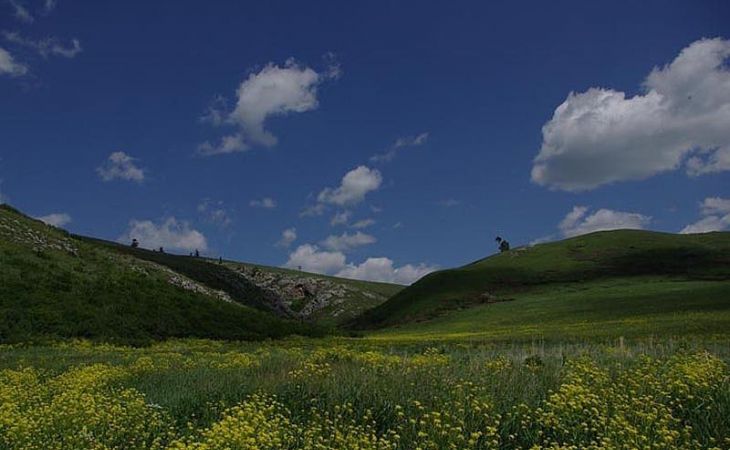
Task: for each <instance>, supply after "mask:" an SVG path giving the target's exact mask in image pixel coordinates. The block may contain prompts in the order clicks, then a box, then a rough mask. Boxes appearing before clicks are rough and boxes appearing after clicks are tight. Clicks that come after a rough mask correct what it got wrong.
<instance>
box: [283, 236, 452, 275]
mask: <svg viewBox="0 0 730 450" xmlns="http://www.w3.org/2000/svg"><path fill="white" fill-rule="evenodd" d="M285 267H289V268H293V269H297V268H301V269H302V270H304V271H307V272H314V273H321V274H325V275H334V276H338V277H343V278H352V279H355V280H366V281H379V282H384V283H397V284H411V283H413V282H415V281H416V280H418V279H419V278H421V277H423V276H424V275H426V274H428V273H431V272H433V271H435V270H437V269H438V268H437V267H435V266H429V265H427V264H419V265H412V264H406V265H403V266H400V267H396V266H395V264H394V262H393V260H391V259H390V258H385V257H380V258H368V259H366V260H365V261H363V262H362V263H360V264H353V263H347V261H346V256H345V254H344V253H342V252H340V251H324V250H321V249H320V248H319V247H317V246H316V245H310V244H304V245H300V246H299V247H297V249H296V250H295V251H294V252H292V253H291V254H290V255H289V260H288V261H287V262H286V264H285Z"/></svg>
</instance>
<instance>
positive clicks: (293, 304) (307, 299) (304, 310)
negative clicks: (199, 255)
mask: <svg viewBox="0 0 730 450" xmlns="http://www.w3.org/2000/svg"><path fill="white" fill-rule="evenodd" d="M231 268H232V269H233V270H234V271H235V272H236V273H238V274H239V275H241V276H242V277H244V278H246V279H247V280H248V281H250V282H251V283H253V284H255V285H256V286H258V287H259V288H261V289H263V290H265V291H266V292H268V293H270V294H271V295H270V296H269V298H271V299H275V300H274V301H276V302H277V303H278V304H277V305H272V306H274V307H276V308H277V309H280V310H283V311H284V312H285V313H286V315H288V316H290V317H294V318H299V319H309V318H312V317H314V316H315V315H317V313H319V312H320V311H322V310H324V309H328V310H331V311H332V312H331V315H332V316H333V317H337V316H338V315H339V314H341V313H342V312H344V311H345V309H346V308H349V307H352V306H354V305H348V304H347V303H348V302H352V301H357V299H363V298H364V299H368V300H370V301H381V302H382V301H385V300H386V297H385V296H383V295H380V294H377V293H373V292H369V291H363V290H361V289H358V288H356V287H354V286H350V285H347V284H345V283H338V282H336V281H333V280H329V279H327V278H323V277H316V276H307V275H298V274H297V275H294V274H292V275H290V274H287V273H286V272H283V271H282V272H279V271H276V270H262V269H260V268H258V267H255V266H243V265H236V266H235V267H231Z"/></svg>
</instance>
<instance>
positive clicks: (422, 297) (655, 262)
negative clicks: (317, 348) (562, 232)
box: [349, 230, 730, 338]
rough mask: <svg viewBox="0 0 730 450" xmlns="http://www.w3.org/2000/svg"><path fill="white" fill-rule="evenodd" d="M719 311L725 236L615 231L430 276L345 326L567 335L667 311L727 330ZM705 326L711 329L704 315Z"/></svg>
mask: <svg viewBox="0 0 730 450" xmlns="http://www.w3.org/2000/svg"><path fill="white" fill-rule="evenodd" d="M717 311H721V312H722V314H720V315H718V314H717ZM728 311H730V233H720V232H716V233H707V234H700V235H675V234H667V233H656V232H649V231H635V230H620V231H608V232H598V233H592V234H589V235H584V236H580V237H576V238H572V239H566V240H563V241H559V242H553V243H548V244H541V245H536V246H534V247H522V248H517V249H514V250H511V251H509V252H506V253H503V254H498V255H494V256H491V257H488V258H485V259H482V260H479V261H476V262H474V263H472V264H469V265H466V266H464V267H460V268H457V269H452V270H444V271H440V272H436V273H432V274H430V275H428V276H426V277H424V278H423V279H421V280H419V281H418V282H417V283H415V284H413V285H412V286H410V287H408V288H406V289H404V290H402V291H401V292H399V293H398V294H396V295H395V296H394V297H393V298H391V299H390V300H388V301H387V302H385V303H383V304H382V305H380V306H378V307H376V308H374V309H372V310H370V311H367V312H365V313H364V314H362V315H361V316H360V317H358V318H356V319H355V320H353V321H352V322H350V324H349V325H350V326H352V327H354V328H359V329H377V328H384V327H392V326H398V327H399V328H398V329H396V330H389V331H385V332H383V333H385V334H388V335H390V336H395V335H398V334H400V335H402V336H408V335H411V336H413V335H418V336H427V335H428V336H436V335H442V336H444V335H449V334H452V335H456V334H461V335H490V336H496V337H499V336H501V337H505V338H506V337H515V336H521V337H535V336H539V335H546V334H550V333H554V334H561V333H563V334H565V333H569V329H570V327H571V326H575V327H579V328H580V327H583V328H585V329H586V330H587V331H595V332H598V331H599V330H597V329H596V328H597V326H598V324H600V322H601V321H611V320H619V321H621V320H634V319H635V320H638V321H640V322H641V321H644V322H641V323H644V324H645V325H647V326H646V327H644V328H645V331H647V332H650V328H651V326H653V325H652V323H649V322H646V320H648V318H649V316H650V315H651V314H659V315H662V314H663V315H665V316H671V317H674V318H675V319H676V321H675V322H676V323H673V325H672V326H681V324H680V322H681V321H682V320H684V319H683V318H682V317H683V315H686V317H688V318H689V317H690V316H691V314H692V313H693V312H705V313H707V314H708V315H707V316H706V317H705V318H707V319H708V320H709V319H712V318H715V319H718V320H720V319H721V323H720V324H719V325H718V324H715V325H718V326H721V327H728V326H730V316H728V314H727V312H728ZM677 313H682V314H681V315H678V314H677ZM688 320H689V319H688ZM706 325H707V326H708V327H709V328H712V329H713V330H717V327H716V326H715V325H712V320H710V321H709V322H707V324H706ZM607 326H609V327H610V326H611V325H607ZM702 326H704V325H703V323H699V327H702ZM709 328H708V329H709ZM613 331H615V332H617V333H618V332H620V330H618V329H615V330H613ZM625 331H630V330H625ZM599 334H600V333H599Z"/></svg>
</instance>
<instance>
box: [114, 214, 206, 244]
mask: <svg viewBox="0 0 730 450" xmlns="http://www.w3.org/2000/svg"><path fill="white" fill-rule="evenodd" d="M132 239H137V240H138V241H139V245H140V246H141V247H143V248H148V249H156V248H159V247H164V248H165V249H173V250H184V251H192V250H200V251H205V250H207V249H208V242H207V240H206V239H205V236H204V235H203V234H202V233H201V232H200V231H198V230H195V229H193V228H191V227H190V224H189V223H188V222H186V221H179V220H177V219H175V218H174V217H169V218H167V219H165V220H164V221H163V222H162V223H159V224H156V223H154V222H152V221H150V220H131V221H130V222H129V228H128V229H127V231H126V233H124V234H123V235H122V236H120V237H119V239H118V241H119V242H121V243H129V242H131V241H132Z"/></svg>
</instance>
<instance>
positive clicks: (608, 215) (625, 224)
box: [558, 206, 651, 237]
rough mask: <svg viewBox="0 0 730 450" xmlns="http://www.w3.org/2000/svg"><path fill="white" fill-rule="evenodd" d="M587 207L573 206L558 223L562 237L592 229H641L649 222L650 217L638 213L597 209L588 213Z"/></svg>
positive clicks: (584, 232) (588, 231) (576, 234)
mask: <svg viewBox="0 0 730 450" xmlns="http://www.w3.org/2000/svg"><path fill="white" fill-rule="evenodd" d="M588 211H589V208H588V207H585V206H575V207H573V210H572V211H570V212H569V213H568V214H567V215H566V216H565V218H564V219H563V220H562V221H561V222H560V224H559V225H558V229H559V230H560V232H561V233H562V235H563V236H564V237H573V236H579V235H581V234H588V233H593V232H594V231H607V230H618V229H635V230H641V229H643V228H644V227H646V226H647V225H648V224H649V223H650V222H651V217H649V216H645V215H643V214H638V213H630V212H623V211H614V210H611V209H603V208H602V209H599V210H598V211H596V212H594V213H593V214H588Z"/></svg>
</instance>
